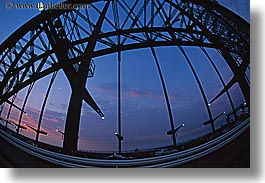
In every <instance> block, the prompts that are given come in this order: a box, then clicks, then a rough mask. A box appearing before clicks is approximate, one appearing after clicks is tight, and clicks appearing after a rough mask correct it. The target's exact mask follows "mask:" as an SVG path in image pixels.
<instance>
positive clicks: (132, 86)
mask: <svg viewBox="0 0 265 183" xmlns="http://www.w3.org/2000/svg"><path fill="white" fill-rule="evenodd" d="M12 2H13V3H32V2H33V3H36V1H32V0H31V1H30V0H23V1H18V0H14V1H12ZM42 2H44V3H45V2H50V1H45V0H43V1H42ZM52 2H53V3H58V2H59V1H52ZM219 3H220V4H222V5H224V6H226V7H228V8H229V9H231V10H233V11H235V12H236V13H238V14H239V15H240V16H241V17H243V18H244V19H246V20H247V21H249V20H250V13H249V11H250V8H249V0H233V1H231V0H220V1H219ZM39 13H40V12H39V11H38V10H29V9H27V10H25V9H24V10H18V9H13V10H7V9H6V7H5V2H1V4H0V25H1V32H0V42H1V43H2V42H3V41H4V40H5V39H6V38H7V37H8V36H9V35H10V34H11V33H12V32H14V31H15V30H16V29H17V28H18V27H20V26H21V25H23V24H24V23H25V22H27V21H28V20H30V19H31V18H32V17H34V16H36V15H38V14H39ZM184 49H185V51H186V52H187V54H188V56H189V58H190V60H191V62H192V64H193V66H194V68H195V69H196V72H197V74H198V76H199V78H200V80H201V82H202V85H203V87H204V90H205V93H206V96H207V99H208V101H210V100H211V99H212V98H213V97H215V95H216V94H217V93H218V92H219V91H220V90H221V89H222V84H221V82H220V80H219V78H218V76H217V75H216V73H215V71H214V69H213V67H212V66H211V64H210V62H209V60H208V59H207V58H206V56H205V55H204V54H203V52H202V51H201V49H200V48H196V47H195V48H192V47H184ZM155 50H156V53H157V56H158V59H159V62H160V66H161V69H162V72H163V76H164V79H165V82H166V86H167V90H168V94H169V98H170V104H171V107H172V111H173V117H174V123H175V126H178V125H180V124H182V123H184V124H185V126H184V127H183V128H182V129H181V130H180V131H179V133H178V137H177V142H178V143H179V142H184V141H187V140H190V139H193V138H195V137H199V136H201V135H203V134H207V133H209V132H210V131H211V128H210V126H206V127H202V123H203V122H204V121H206V120H208V114H207V110H206V107H205V105H204V102H203V98H202V96H201V93H200V91H199V87H198V85H197V83H196V81H195V78H194V76H193V74H192V73H191V70H190V68H189V66H188V64H187V62H186V60H185V58H184V57H183V55H182V54H181V52H180V50H179V48H178V47H173V46H172V47H157V48H155ZM207 51H208V53H209V55H210V56H211V58H212V59H213V60H214V62H215V64H216V65H217V67H218V69H219V71H220V73H221V74H222V77H223V79H224V80H225V82H226V83H227V82H228V81H229V80H230V79H231V77H232V76H233V75H232V72H231V71H230V69H229V68H228V66H227V64H226V62H225V61H224V59H223V58H222V56H221V55H220V54H219V53H218V52H217V51H216V50H214V49H207ZM94 62H95V64H96V70H95V76H94V77H93V78H88V80H87V85H86V87H87V89H88V91H89V92H90V93H91V95H92V96H93V98H94V99H95V101H96V102H97V104H98V106H100V109H101V110H102V111H103V113H104V114H105V120H101V118H100V117H99V116H98V114H97V113H95V112H94V111H93V110H92V109H91V108H90V107H89V106H88V105H87V104H86V103H83V107H82V113H81V122H80V131H79V149H84V150H117V139H116V137H115V135H114V133H115V132H116V131H117V54H115V53H114V54H110V55H105V56H102V57H97V58H95V59H94ZM121 77H122V94H121V95H122V134H123V136H124V141H123V146H122V148H123V150H134V149H135V148H140V149H146V148H154V147H159V146H163V145H170V144H172V140H171V137H170V136H167V135H166V132H167V131H168V130H170V122H169V117H168V112H167V108H166V103H165V98H164V94H163V90H162V86H161V82H160V79H159V75H158V72H157V68H156V65H155V61H154V58H153V56H152V52H151V49H150V48H145V49H138V50H131V51H126V52H123V53H122V76H121ZM50 78H51V75H49V76H46V77H45V78H42V79H40V80H39V81H38V82H37V83H36V84H35V86H34V88H33V91H32V94H31V95H30V98H29V101H28V104H27V106H26V112H27V114H28V115H27V116H26V115H24V117H23V123H26V124H29V125H31V126H34V127H37V121H38V117H39V113H40V110H41V106H42V102H43V98H44V95H45V93H46V90H47V86H48V84H49V81H50ZM27 89H28V87H26V88H25V89H23V90H21V91H20V92H19V93H18V96H17V99H16V100H15V103H16V104H17V105H18V106H22V103H23V100H24V98H25V94H26V92H27ZM229 92H230V94H231V96H232V99H233V102H234V104H235V106H236V107H238V106H239V105H240V104H241V103H242V102H244V97H243V95H242V93H241V91H240V89H239V87H238V85H235V86H233V87H232V88H231V89H230V90H229ZM70 93H71V88H70V85H69V82H68V81H67V78H66V76H65V75H64V73H63V72H62V70H61V71H60V72H59V73H58V75H57V77H56V80H55V83H54V85H53V87H52V91H51V94H50V95H49V99H48V102H47V107H46V110H45V114H44V117H43V121H42V129H43V130H45V131H47V132H48V136H42V135H41V136H40V141H43V142H47V143H49V144H52V145H57V146H62V140H61V135H60V134H59V133H58V132H56V130H57V129H58V130H61V131H64V125H65V117H66V112H67V106H68V103H69V99H70ZM8 108H9V105H8V104H6V105H5V107H4V112H3V114H2V116H3V117H5V116H6V114H7V110H8ZM211 110H212V113H213V117H215V116H217V115H218V114H220V113H221V112H223V111H226V112H230V111H231V106H230V104H229V102H228V99H227V96H226V95H224V96H222V97H220V98H219V99H218V100H217V101H215V102H214V103H213V104H212V106H211ZM19 114H20V112H19V111H18V110H16V109H12V113H11V116H10V119H11V120H13V121H15V122H17V121H18V118H19ZM224 123H225V115H223V116H222V117H221V118H219V120H218V121H216V127H220V126H221V125H223V124H224ZM9 128H10V129H14V127H12V126H9ZM22 134H23V135H25V136H28V137H30V138H35V132H33V131H31V130H29V129H28V130H27V131H22Z"/></svg>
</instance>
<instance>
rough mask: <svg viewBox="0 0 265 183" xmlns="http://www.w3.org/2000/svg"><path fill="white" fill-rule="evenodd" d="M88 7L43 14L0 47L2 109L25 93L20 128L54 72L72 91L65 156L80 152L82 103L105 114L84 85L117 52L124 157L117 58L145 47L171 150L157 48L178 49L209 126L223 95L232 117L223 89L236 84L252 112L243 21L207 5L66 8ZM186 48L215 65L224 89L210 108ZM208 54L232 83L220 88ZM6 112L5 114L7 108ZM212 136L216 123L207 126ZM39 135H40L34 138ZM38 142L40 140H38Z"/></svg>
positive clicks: (143, 2) (155, 1) (110, 0)
mask: <svg viewBox="0 0 265 183" xmlns="http://www.w3.org/2000/svg"><path fill="white" fill-rule="evenodd" d="M73 2H74V3H80V4H82V3H83V4H89V6H90V8H89V9H82V8H79V9H78V8H77V9H67V10H45V11H43V12H41V13H40V14H39V15H38V16H36V17H34V18H33V19H31V20H30V21H28V22H27V23H26V24H24V25H23V26H22V27H20V28H19V29H17V30H16V31H15V32H14V33H13V34H12V35H11V36H10V37H9V38H8V39H7V40H5V41H4V42H3V43H2V44H1V46H0V81H1V82H0V95H1V98H0V104H3V103H5V102H7V103H10V104H12V105H10V106H11V107H16V106H15V105H14V104H13V102H14V100H12V101H10V97H12V96H15V95H16V94H17V93H18V92H19V91H20V90H22V89H23V88H25V87H27V86H29V88H28V92H27V94H26V97H25V100H24V104H23V106H22V109H21V114H20V118H19V123H18V131H17V132H19V128H20V126H21V119H22V116H23V111H24V108H25V106H26V103H27V100H28V97H29V95H30V93H31V90H32V88H33V86H34V83H35V82H36V81H37V80H39V79H41V78H43V77H44V76H46V75H50V74H53V77H52V79H51V81H50V84H49V87H48V90H47V93H46V96H45V100H44V102H43V106H42V110H41V115H40V118H39V123H38V129H36V131H37V134H39V133H41V132H40V125H41V120H42V115H43V112H44V109H45V105H46V101H47V96H48V95H49V92H50V88H51V86H52V84H53V81H54V79H55V77H56V73H57V72H58V71H59V70H63V72H64V73H65V75H66V76H67V79H68V81H69V83H70V86H71V90H72V93H71V99H70V103H69V106H68V114H67V119H66V125H65V138H64V150H65V152H71V151H75V150H76V149H77V141H78V130H79V121H80V112H81V106H82V102H83V101H85V102H86V103H87V104H89V105H90V106H91V107H92V108H93V109H94V110H95V111H96V112H97V113H98V114H99V115H100V116H101V117H104V114H103V112H102V111H101V110H100V108H99V106H98V105H97V104H96V102H95V101H94V100H93V98H92V96H91V95H90V93H89V91H88V89H86V87H85V86H86V81H87V78H88V77H91V76H93V74H94V69H95V65H94V62H93V58H96V57H99V56H102V55H107V54H111V53H117V60H118V68H119V69H118V99H119V100H118V101H119V102H118V133H117V137H118V139H119V151H120V150H121V145H120V144H121V141H122V139H123V137H122V134H121V116H120V115H121V112H120V106H121V104H120V63H121V61H122V52H123V51H126V50H132V49H140V48H150V49H151V51H152V55H153V57H154V60H155V62H156V66H157V69H158V72H159V75H160V79H161V83H162V87H163V91H164V94H165V99H166V103H167V108H168V113H169V119H170V125H171V131H172V136H173V144H176V139H175V134H174V133H173V132H174V131H176V130H175V127H174V122H173V118H172V112H171V107H170V103H169V99H168V96H167V90H166V86H165V83H164V79H163V75H162V72H161V69H160V66H159V62H158V58H157V55H156V51H155V47H158V46H177V47H178V48H179V50H180V51H181V53H182V54H183V56H184V57H185V59H186V61H187V63H188V64H189V67H190V68H191V71H192V73H193V75H194V77H195V79H196V82H197V83H198V86H199V89H200V91H201V93H202V97H203V100H204V103H205V105H206V108H207V111H208V115H209V120H211V121H214V117H213V116H212V113H211V109H210V107H209V105H208V104H209V103H212V102H213V101H215V100H217V99H218V98H219V97H221V96H222V95H223V94H224V93H226V94H227V96H228V98H229V101H230V103H231V106H232V108H233V110H234V111H235V110H236V109H235V106H234V105H233V102H232V100H231V96H230V95H229V92H228V90H229V89H230V88H231V87H232V86H233V85H234V84H236V83H238V84H239V86H240V88H241V90H242V93H243V95H244V97H245V100H246V103H247V105H248V107H249V105H250V89H249V88H250V87H249V85H250V81H249V79H248V77H246V70H247V69H250V68H249V63H250V36H249V34H250V33H249V32H250V26H249V23H247V22H246V21H245V20H243V19H242V18H240V17H239V16H238V15H236V14H234V13H233V12H231V11H229V10H228V9H226V8H224V7H222V6H221V5H219V4H218V3H217V2H216V1H212V0H204V1H200V0H138V1H126V0H76V1H70V0H69V1H67V2H65V3H68V4H71V3H73ZM183 46H196V47H200V48H201V50H202V52H203V53H204V54H205V55H206V56H207V57H208V59H209V61H210V62H211V63H212V64H213V66H214V68H215V71H216V73H217V75H218V76H219V79H220V81H221V82H222V85H223V89H222V90H221V91H220V92H219V93H217V94H216V97H214V98H213V99H212V100H211V101H208V100H207V98H206V95H205V91H204V88H203V87H202V84H201V82H200V79H199V77H198V76H197V74H196V71H195V69H194V67H193V65H192V63H191V62H190V60H189V57H188V55H187V54H186V52H185V50H184V49H183ZM205 48H215V49H216V50H218V51H219V53H220V54H221V55H222V56H223V58H224V59H225V60H226V62H227V64H228V65H229V67H230V68H231V71H232V73H233V75H234V76H233V78H232V79H231V80H230V81H229V82H228V83H227V84H225V82H224V80H223V78H222V76H221V74H220V73H219V72H218V68H217V67H216V66H215V65H214V63H213V60H212V59H211V58H210V56H209V54H208V53H207V51H206V49H205ZM11 107H10V108H11ZM211 125H212V130H213V131H214V130H215V129H214V124H213V122H211ZM37 136H38V135H37ZM37 138H38V137H37Z"/></svg>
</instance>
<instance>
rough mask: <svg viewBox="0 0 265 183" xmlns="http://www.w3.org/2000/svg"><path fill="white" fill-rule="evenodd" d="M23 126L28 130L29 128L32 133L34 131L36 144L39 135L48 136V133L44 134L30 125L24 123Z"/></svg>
mask: <svg viewBox="0 0 265 183" xmlns="http://www.w3.org/2000/svg"><path fill="white" fill-rule="evenodd" d="M24 126H27V127H28V128H30V129H31V130H33V131H35V132H36V133H37V135H36V139H35V141H36V143H38V138H37V137H38V136H39V134H42V135H48V132H45V131H43V130H38V129H36V128H34V127H32V126H30V125H27V124H25V123H24Z"/></svg>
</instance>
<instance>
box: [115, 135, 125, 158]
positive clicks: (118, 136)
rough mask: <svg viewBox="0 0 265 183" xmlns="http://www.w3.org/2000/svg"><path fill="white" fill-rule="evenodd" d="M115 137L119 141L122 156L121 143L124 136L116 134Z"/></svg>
mask: <svg viewBox="0 0 265 183" xmlns="http://www.w3.org/2000/svg"><path fill="white" fill-rule="evenodd" d="M115 136H116V137H117V139H118V141H119V154H121V142H122V141H123V136H121V135H120V134H119V133H117V132H116V133H115Z"/></svg>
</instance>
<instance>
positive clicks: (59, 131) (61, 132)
mask: <svg viewBox="0 0 265 183" xmlns="http://www.w3.org/2000/svg"><path fill="white" fill-rule="evenodd" d="M56 131H57V132H58V133H60V134H62V140H63V137H64V132H63V131H61V130H56Z"/></svg>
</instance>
